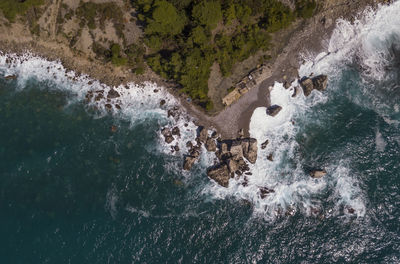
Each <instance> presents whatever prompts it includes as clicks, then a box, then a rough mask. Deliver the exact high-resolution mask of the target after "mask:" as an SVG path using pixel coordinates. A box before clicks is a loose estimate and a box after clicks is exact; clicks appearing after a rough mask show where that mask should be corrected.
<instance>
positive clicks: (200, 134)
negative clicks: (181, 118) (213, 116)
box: [198, 126, 208, 143]
mask: <svg viewBox="0 0 400 264" xmlns="http://www.w3.org/2000/svg"><path fill="white" fill-rule="evenodd" d="M207 137H208V133H207V129H206V128H205V127H202V126H200V127H199V128H198V138H199V139H200V142H202V143H205V142H206V140H207Z"/></svg>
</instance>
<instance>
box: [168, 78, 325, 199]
mask: <svg viewBox="0 0 400 264" xmlns="http://www.w3.org/2000/svg"><path fill="white" fill-rule="evenodd" d="M327 85H328V76H326V75H318V76H304V77H302V78H301V79H299V80H298V81H297V85H295V87H294V93H293V95H292V97H295V96H298V95H299V93H301V92H302V93H303V94H304V96H309V95H310V94H311V93H312V91H314V90H317V91H319V92H323V91H325V90H326V88H327ZM285 88H286V89H288V88H290V85H285ZM161 103H162V102H161ZM281 110H282V107H281V106H279V105H272V106H270V107H268V108H267V110H266V114H267V115H269V116H272V117H275V116H277V115H278V114H279V112H280V111H281ZM170 111H172V110H170ZM171 115H172V112H171ZM196 132H197V133H196V134H197V136H196V138H195V144H193V143H192V142H191V141H188V142H187V143H186V148H187V153H186V154H185V155H184V157H183V169H184V170H186V171H190V170H191V169H192V167H193V165H194V164H195V163H196V162H197V161H198V159H199V157H200V152H201V151H202V146H203V145H204V148H205V149H206V151H207V152H213V153H214V154H215V156H216V157H217V160H216V161H215V162H214V164H213V166H211V167H209V168H208V169H207V176H208V178H210V179H211V180H214V181H215V182H216V183H218V184H219V185H220V186H222V187H229V181H230V179H232V178H235V179H238V180H239V179H242V180H241V184H242V185H243V186H244V187H246V186H247V185H248V177H251V175H252V173H251V172H250V167H249V164H255V163H256V161H257V155H258V148H259V147H258V146H259V144H258V142H257V139H255V138H251V137H245V134H244V130H243V129H240V130H239V131H238V133H237V137H236V138H231V139H222V138H221V135H220V134H218V133H217V132H216V131H213V130H208V129H207V128H206V127H204V126H198V128H197V131H196ZM161 135H162V136H163V137H164V141H165V142H166V143H167V144H171V143H172V142H174V140H175V137H176V138H179V137H180V129H179V128H178V127H172V128H170V127H163V128H162V129H161ZM268 144H269V140H266V141H264V142H263V143H261V144H260V147H261V149H265V148H266V147H267V145H268ZM171 149H172V150H173V151H180V149H179V147H178V145H175V146H172V145H171ZM268 160H269V161H271V162H272V161H273V156H272V154H270V155H269V156H268ZM309 174H310V176H311V177H312V178H315V179H319V178H322V177H323V176H325V175H326V174H327V172H326V170H325V169H321V168H315V169H311V170H310V171H309ZM259 192H260V197H261V198H262V199H263V198H265V197H266V196H267V195H268V194H269V193H273V192H274V190H273V189H271V188H268V187H260V188H259Z"/></svg>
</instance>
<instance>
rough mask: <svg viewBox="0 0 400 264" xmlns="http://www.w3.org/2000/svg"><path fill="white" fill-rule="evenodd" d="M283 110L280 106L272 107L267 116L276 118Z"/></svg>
mask: <svg viewBox="0 0 400 264" xmlns="http://www.w3.org/2000/svg"><path fill="white" fill-rule="evenodd" d="M281 110H282V106H279V105H271V106H270V107H268V108H267V115H269V116H276V115H277V114H279V112H280V111H281Z"/></svg>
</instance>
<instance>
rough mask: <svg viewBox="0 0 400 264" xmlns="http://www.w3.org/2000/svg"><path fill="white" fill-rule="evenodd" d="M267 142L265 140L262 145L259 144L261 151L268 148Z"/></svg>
mask: <svg viewBox="0 0 400 264" xmlns="http://www.w3.org/2000/svg"><path fill="white" fill-rule="evenodd" d="M268 143H269V140H268V139H267V140H265V141H264V142H263V143H262V144H261V149H266V148H267V146H268Z"/></svg>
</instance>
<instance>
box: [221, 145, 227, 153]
mask: <svg viewBox="0 0 400 264" xmlns="http://www.w3.org/2000/svg"><path fill="white" fill-rule="evenodd" d="M226 153H228V144H227V143H226V142H222V143H221V154H226Z"/></svg>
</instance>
